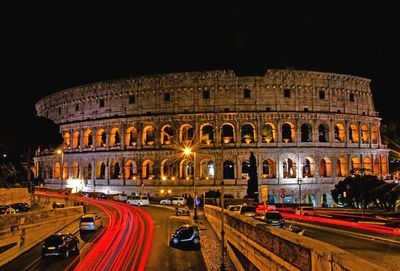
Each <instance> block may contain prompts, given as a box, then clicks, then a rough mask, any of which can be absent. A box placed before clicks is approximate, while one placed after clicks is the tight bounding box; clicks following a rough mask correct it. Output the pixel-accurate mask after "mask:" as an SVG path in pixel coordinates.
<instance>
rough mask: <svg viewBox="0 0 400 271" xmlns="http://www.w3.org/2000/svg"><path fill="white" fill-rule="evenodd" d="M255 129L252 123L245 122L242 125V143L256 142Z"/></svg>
mask: <svg viewBox="0 0 400 271" xmlns="http://www.w3.org/2000/svg"><path fill="white" fill-rule="evenodd" d="M254 131H255V129H254V127H253V125H251V124H245V125H243V126H242V134H241V137H242V141H241V142H242V143H247V144H249V143H254V142H255V133H254Z"/></svg>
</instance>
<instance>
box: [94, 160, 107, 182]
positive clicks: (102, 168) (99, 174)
mask: <svg viewBox="0 0 400 271" xmlns="http://www.w3.org/2000/svg"><path fill="white" fill-rule="evenodd" d="M105 178H106V164H104V162H103V161H100V162H98V163H97V166H96V179H105Z"/></svg>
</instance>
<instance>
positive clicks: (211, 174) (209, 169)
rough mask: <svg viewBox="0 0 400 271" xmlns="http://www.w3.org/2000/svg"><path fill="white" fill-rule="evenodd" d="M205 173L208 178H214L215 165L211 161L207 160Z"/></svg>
mask: <svg viewBox="0 0 400 271" xmlns="http://www.w3.org/2000/svg"><path fill="white" fill-rule="evenodd" d="M207 175H208V177H209V178H211V179H214V178H215V165H214V162H213V161H208V163H207Z"/></svg>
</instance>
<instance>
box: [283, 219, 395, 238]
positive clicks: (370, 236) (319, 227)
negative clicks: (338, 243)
mask: <svg viewBox="0 0 400 271" xmlns="http://www.w3.org/2000/svg"><path fill="white" fill-rule="evenodd" d="M287 221H293V220H287ZM293 224H300V225H303V226H307V227H310V228H316V229H321V230H327V231H333V232H335V231H336V232H341V233H343V234H347V235H355V236H358V237H360V238H365V239H372V240H379V241H385V242H391V243H394V244H400V241H397V240H392V239H387V238H383V237H379V236H373V235H368V234H364V233H357V232H352V231H346V230H340V229H333V228H328V227H323V226H317V225H314V224H307V223H303V222H298V221H294V223H293Z"/></svg>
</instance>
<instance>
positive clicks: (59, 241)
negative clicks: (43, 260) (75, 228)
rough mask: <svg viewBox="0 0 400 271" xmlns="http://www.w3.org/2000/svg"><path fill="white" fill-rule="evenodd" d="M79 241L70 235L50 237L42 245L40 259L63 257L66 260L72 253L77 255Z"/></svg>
mask: <svg viewBox="0 0 400 271" xmlns="http://www.w3.org/2000/svg"><path fill="white" fill-rule="evenodd" d="M78 243H79V240H78V238H77V237H76V236H74V235H72V234H71V233H57V234H53V235H50V236H49V237H47V238H46V239H45V240H44V243H43V245H42V257H48V256H63V257H64V258H68V257H69V256H70V254H71V253H72V252H75V253H78V254H79V247H78Z"/></svg>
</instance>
